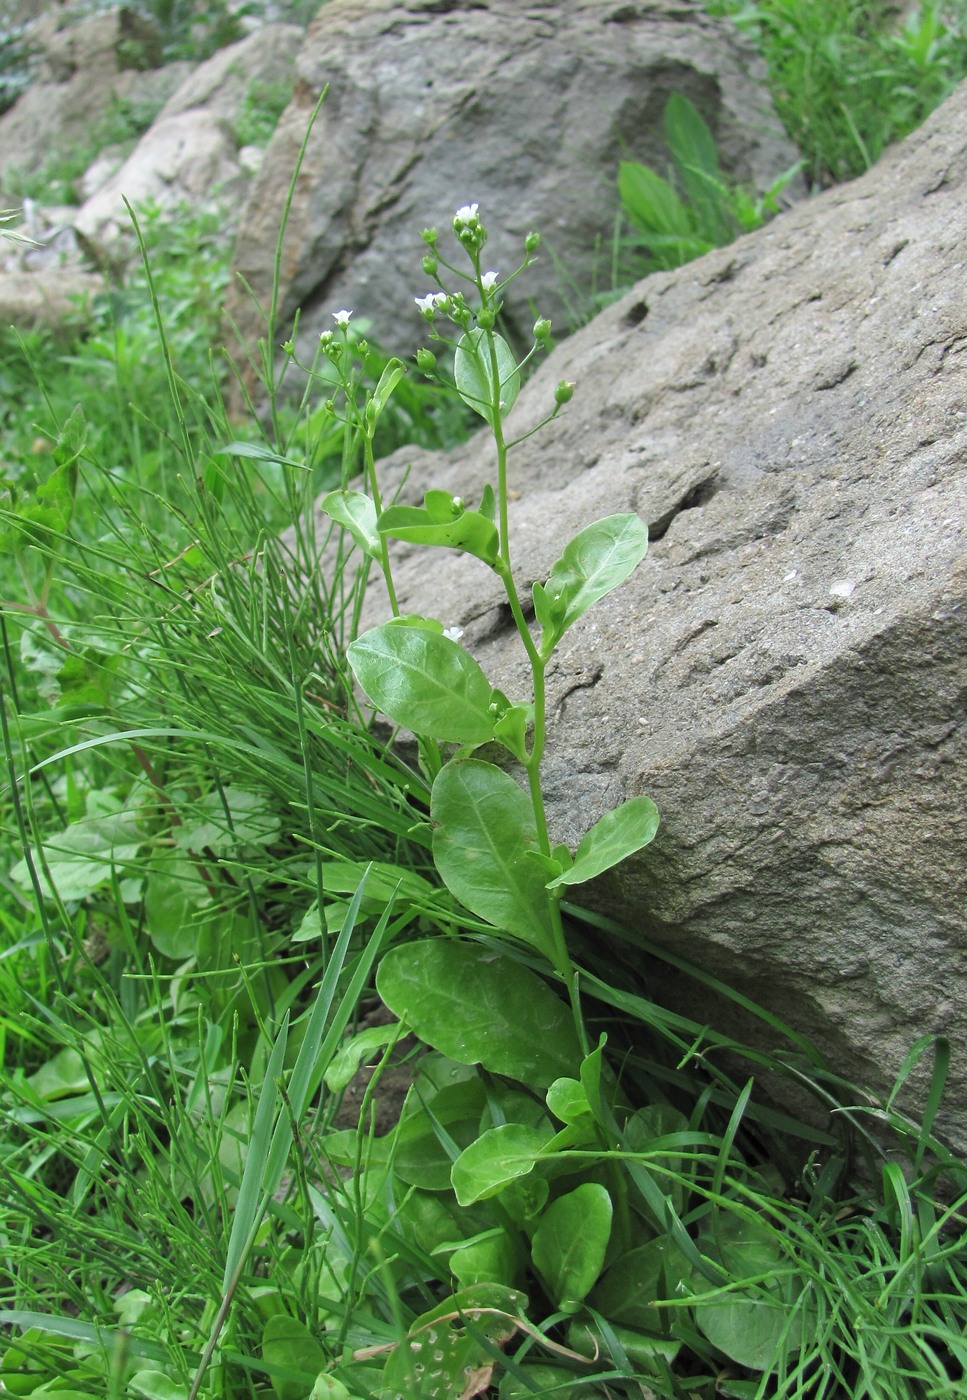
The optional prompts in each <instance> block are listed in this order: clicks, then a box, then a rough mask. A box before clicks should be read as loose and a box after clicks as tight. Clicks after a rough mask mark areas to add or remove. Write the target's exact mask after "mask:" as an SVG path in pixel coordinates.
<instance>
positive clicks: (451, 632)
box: [443, 627, 463, 642]
mask: <svg viewBox="0 0 967 1400" xmlns="http://www.w3.org/2000/svg"><path fill="white" fill-rule="evenodd" d="M443 635H444V636H445V637H449V638H450V640H451V642H459V640H460V638H461V637H462V636H463V628H462V627H444V629H443Z"/></svg>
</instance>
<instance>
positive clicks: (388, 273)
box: [229, 0, 796, 358]
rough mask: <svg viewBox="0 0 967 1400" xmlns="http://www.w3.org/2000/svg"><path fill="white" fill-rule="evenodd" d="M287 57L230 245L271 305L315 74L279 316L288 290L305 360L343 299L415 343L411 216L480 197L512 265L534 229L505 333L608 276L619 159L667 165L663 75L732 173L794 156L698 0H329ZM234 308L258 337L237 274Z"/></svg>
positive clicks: (504, 268) (765, 178)
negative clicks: (532, 248) (535, 256)
mask: <svg viewBox="0 0 967 1400" xmlns="http://www.w3.org/2000/svg"><path fill="white" fill-rule="evenodd" d="M297 74H298V79H297V83H296V89H295V97H294V100H293V103H292V105H291V106H290V108H289V109H288V111H287V112H286V113H285V114H284V116H283V119H282V121H281V122H280V124H279V127H278V129H277V131H276V134H275V137H274V138H273V141H272V143H271V145H270V146H269V150H268V153H267V157H266V160H265V162H264V164H263V166H262V169H261V172H260V174H259V177H258V178H257V179H256V181H255V182H254V184H253V186H252V188H251V192H250V196H249V203H248V207H247V209H246V211H245V214H244V217H243V219H242V226H241V233H240V235H239V238H238V242H237V246H236V257H235V261H236V265H237V267H238V270H239V272H240V273H241V274H242V275H243V277H244V278H245V280H246V282H247V283H248V285H249V286H251V287H252V288H253V289H254V290H255V291H256V293H257V294H259V295H260V297H262V298H264V300H265V302H266V303H267V302H268V298H269V289H270V286H271V279H272V269H273V266H274V262H275V250H276V240H277V237H278V227H279V218H280V214H281V211H282V208H283V205H284V203H285V197H286V191H287V187H288V184H289V180H290V178H291V175H292V171H293V168H294V166H295V162H296V158H297V155H298V152H299V148H300V146H301V144H302V141H303V138H304V136H305V132H306V125H307V120H308V116H309V113H310V111H311V108H312V106H313V104H314V102H315V101H316V99H317V97H318V96H319V94H320V93H321V91H322V90H323V88H324V87H325V86H326V84H328V85H329V93H328V96H327V98H326V101H325V104H324V106H323V109H322V113H321V115H320V117H319V120H318V122H317V124H316V127H315V130H314V132H313V135H312V138H311V140H310V142H309V144H308V149H307V151H306V157H305V161H304V164H303V167H302V173H301V176H300V179H299V182H298V184H297V186H296V190H295V198H294V200H293V204H292V210H291V213H290V217H289V223H288V232H287V239H286V246H285V256H284V259H283V264H282V294H283V295H282V304H281V311H282V315H283V317H284V318H285V317H289V316H291V315H292V314H293V313H294V311H295V309H296V308H297V307H301V309H302V322H301V326H302V335H301V337H300V342H299V344H300V348H301V350H302V351H303V353H307V354H309V356H310V358H311V352H312V347H313V343H314V342H315V341H316V340H317V339H318V335H319V332H320V331H321V330H322V329H324V328H325V327H326V326H327V325H331V322H330V321H329V311H330V310H332V309H338V308H341V307H358V308H360V309H362V308H364V307H365V311H366V315H367V317H370V318H372V320H373V321H374V323H375V325H376V326H377V328H378V330H379V334H380V336H381V338H382V340H383V342H384V343H385V344H387V345H388V346H389V347H390V348H392V349H394V350H397V351H400V350H405V349H410V348H412V347H413V345H414V343H415V332H414V329H413V325H414V323H413V320H412V315H411V312H412V305H413V300H412V299H413V297H414V296H415V295H417V294H422V293H424V292H426V291H428V290H432V285H431V284H430V283H429V282H428V281H427V279H426V278H425V277H424V276H423V275H422V274H421V273H420V271H419V265H418V263H419V253H420V251H421V248H422V245H421V243H420V231H421V229H423V228H424V227H427V226H429V225H439V226H440V227H443V226H445V225H446V223H447V222H448V220H449V218H450V217H451V215H452V213H453V211H454V209H455V208H456V207H457V206H458V205H463V204H465V203H470V202H472V201H475V200H476V201H479V202H480V203H481V204H482V205H483V206H484V207H486V209H487V210H488V211H489V213H490V218H491V224H490V227H491V243H490V246H489V247H488V250H487V266H488V267H492V268H495V269H499V270H500V271H501V272H503V273H504V274H506V273H507V272H509V271H510V270H511V266H512V265H513V263H514V261H515V259H516V257H517V256H518V253H519V247H520V242H521V239H522V237H523V235H524V234H525V232H526V231H527V230H528V229H529V228H532V227H537V228H540V229H542V230H543V233H544V235H545V238H546V241H547V247H548V249H549V250H550V252H551V254H552V256H551V257H548V258H547V259H546V261H545V262H544V263H543V264H542V265H541V266H540V268H539V269H537V270H536V275H535V277H534V278H532V279H531V280H530V281H529V283H528V286H527V288H526V289H525V288H524V287H523V286H521V288H520V291H519V292H518V290H517V289H516V288H512V289H510V291H509V293H508V296H507V300H506V306H505V310H506V314H507V316H508V318H509V321H510V324H511V329H512V331H516V332H518V333H519V334H520V336H521V338H524V337H525V336H526V335H528V334H529V332H530V327H531V324H532V322H533V315H532V314H531V308H530V305H529V298H530V297H535V298H536V299H537V301H538V302H539V303H540V305H541V307H542V309H543V311H544V314H545V315H548V316H551V317H553V318H554V319H555V322H556V323H557V324H558V327H559V328H560V329H563V327H564V325H565V323H566V321H567V318H568V312H567V307H566V304H567V302H568V300H569V299H570V298H572V297H573V296H574V295H575V289H587V290H590V289H591V287H592V286H593V285H594V282H595V279H597V281H598V282H599V283H602V282H603V283H606V281H607V275H608V267H609V256H610V247H611V237H612V233H613V226H614V217H615V213H616V210H617V205H618V200H617V191H616V175H617V166H618V162H619V160H620V159H622V158H623V157H628V158H632V159H636V160H643V161H646V162H648V163H649V164H652V165H656V166H658V167H660V168H664V167H665V165H666V162H667V152H666V151H665V148H664V144H663V138H662V134H661V128H662V113H663V111H664V107H665V103H666V101H667V99H668V97H669V95H670V94H671V93H672V92H673V91H679V92H682V93H684V94H685V95H686V96H687V97H689V98H691V99H692V101H693V102H694V103H695V104H696V106H697V107H698V108H699V109H700V111H701V112H702V113H703V114H704V116H705V117H706V119H707V121H708V122H709V124H710V125H711V127H712V129H713V131H714V133H715V135H716V138H717V140H718V143H719V149H720V153H721V157H722V163H723V167H724V169H725V170H727V171H728V172H730V173H731V174H732V175H734V176H735V177H737V178H738V179H740V180H742V181H746V182H748V183H749V184H754V185H758V186H760V187H764V186H765V185H766V184H768V183H770V182H771V181H773V180H774V179H775V178H776V177H777V176H778V175H779V174H780V173H781V172H782V171H784V170H786V169H788V168H789V167H790V166H791V165H792V164H793V163H794V162H795V160H796V152H795V151H794V150H793V148H792V147H791V145H790V143H789V142H788V140H787V139H786V137H785V136H784V134H783V132H782V130H781V127H780V126H779V124H778V122H777V120H776V117H775V115H774V113H773V111H772V109H771V105H770V103H769V99H768V97H767V95H766V89H765V81H764V70H763V68H762V66H761V64H760V62H759V60H758V59H757V58H756V56H755V55H754V54H753V52H752V50H751V48H750V47H749V46H748V45H747V44H746V43H745V41H744V40H743V39H742V38H741V37H740V36H739V35H738V33H737V31H736V30H735V28H734V27H733V26H732V25H730V24H728V23H727V22H726V21H725V20H721V19H713V18H711V17H710V16H709V15H707V14H706V13H705V10H704V8H703V6H702V4H701V3H699V0H653V2H652V3H649V4H637V3H634V4H628V3H623V2H620V3H619V0H614V2H613V3H601V0H573V3H570V4H567V5H562V4H560V3H557V0H554V3H550V0H537V3H534V4H528V5H526V6H515V5H507V4H501V3H497V2H496V0H474V3H473V4H466V3H447V4H440V3H438V0H407V3H404V4H399V3H397V0H330V3H328V4H326V5H324V6H323V7H322V9H321V10H320V12H319V14H318V16H317V18H316V19H315V21H314V22H313V24H312V25H311V26H310V28H309V30H308V32H307V35H306V40H305V43H304V45H303V47H302V49H301V51H300V54H299V59H298V63H297ZM229 309H230V312H231V315H232V318H233V320H234V321H235V323H236V324H238V325H239V326H240V327H241V328H242V330H243V331H244V332H246V333H250V334H251V336H252V339H253V341H254V339H255V338H256V337H257V336H259V335H260V334H262V331H263V327H262V324H261V322H260V321H259V320H258V317H257V313H256V312H255V311H254V309H253V307H252V304H251V300H250V298H249V296H248V293H247V292H245V291H244V290H241V284H239V286H238V287H237V288H236V289H235V293H234V296H233V299H232V301H231V302H230V307H229Z"/></svg>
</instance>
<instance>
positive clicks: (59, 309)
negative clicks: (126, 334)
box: [0, 267, 104, 334]
mask: <svg viewBox="0 0 967 1400" xmlns="http://www.w3.org/2000/svg"><path fill="white" fill-rule="evenodd" d="M103 290H104V279H103V278H102V277H100V276H98V275H97V274H96V273H93V272H81V271H79V270H78V269H77V268H59V267H44V268H37V269H35V270H33V271H31V270H29V269H26V268H0V324H2V325H4V326H9V325H14V326H17V327H18V328H19V329H20V330H28V329H32V328H33V329H38V330H48V331H53V332H55V334H59V333H61V332H64V333H66V331H67V329H68V327H70V326H71V325H73V326H75V327H77V326H82V325H83V324H84V322H85V321H86V320H87V316H88V311H87V308H88V307H89V305H90V302H91V299H92V297H94V296H95V295H96V294H97V293H98V292H102V291H103Z"/></svg>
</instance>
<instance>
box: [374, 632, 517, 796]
mask: <svg viewBox="0 0 967 1400" xmlns="http://www.w3.org/2000/svg"><path fill="white" fill-rule="evenodd" d="M347 655H348V657H349V664H350V666H351V667H352V669H353V674H354V675H355V677H356V679H357V681H358V682H359V684H360V685H361V686H362V688H363V690H365V692H366V694H367V695H368V696H369V698H370V699H371V700H372V701H373V703H374V704H375V705H377V706H378V707H379V709H381V710H382V711H383V713H384V714H387V715H389V717H390V719H391V720H393V721H394V723H396V724H401V725H403V726H404V728H406V729H412V730H413V732H414V734H427V735H430V736H432V738H434V739H441V740H443V741H444V742H446V743H454V744H485V743H487V741H488V740H489V739H490V738H492V736H493V732H494V716H493V714H492V713H491V710H490V696H491V693H492V687H491V685H490V682H489V681H488V680H487V677H486V676H485V675H484V673H483V671H481V669H480V667H479V666H478V665H477V663H476V661H474V659H473V657H472V656H470V655H469V654H468V653H467V652H465V651H464V649H463V647H461V646H458V645H457V643H456V642H452V641H451V640H450V638H449V637H445V636H443V634H442V633H438V632H431V631H430V630H428V629H427V628H424V627H398V626H395V625H394V624H393V623H385V624H384V625H383V626H382V627H374V628H372V629H371V631H369V632H364V633H363V635H362V636H361V637H359V638H357V640H356V641H355V642H352V643H351V645H350V646H349V649H348V652H347ZM444 771H446V770H444Z"/></svg>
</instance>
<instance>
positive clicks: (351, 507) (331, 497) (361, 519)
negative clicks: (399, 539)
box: [321, 491, 384, 562]
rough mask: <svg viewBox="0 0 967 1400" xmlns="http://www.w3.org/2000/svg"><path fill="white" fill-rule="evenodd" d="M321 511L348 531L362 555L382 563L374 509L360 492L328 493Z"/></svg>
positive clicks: (381, 542)
mask: <svg viewBox="0 0 967 1400" xmlns="http://www.w3.org/2000/svg"><path fill="white" fill-rule="evenodd" d="M321 505H322V509H323V510H324V511H325V512H326V514H327V515H329V516H331V517H332V519H333V520H334V521H335V522H336V524H337V525H341V526H342V527H343V528H344V529H346V530H348V531H349V533H350V535H352V537H353V539H354V540H355V541H356V543H357V544H358V545H359V548H360V549H361V550H362V551H363V553H364V554H367V555H369V557H370V559H376V560H377V561H379V562H382V559H383V554H384V545H383V541H382V538H381V536H380V533H379V530H378V529H377V528H376V507H375V506H374V505H373V503H372V501H371V500H370V498H369V497H368V496H364V495H363V493H362V492H361V491H330V492H329V494H328V495H327V496H323V498H322V502H321Z"/></svg>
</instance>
